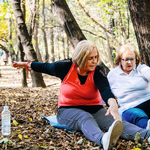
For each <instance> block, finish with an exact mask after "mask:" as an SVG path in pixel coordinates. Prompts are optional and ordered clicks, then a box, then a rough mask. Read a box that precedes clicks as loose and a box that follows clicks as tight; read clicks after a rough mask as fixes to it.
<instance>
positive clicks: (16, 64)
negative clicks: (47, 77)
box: [12, 61, 27, 69]
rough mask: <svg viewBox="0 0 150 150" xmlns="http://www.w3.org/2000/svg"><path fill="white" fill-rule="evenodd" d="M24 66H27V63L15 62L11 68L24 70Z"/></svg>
mask: <svg viewBox="0 0 150 150" xmlns="http://www.w3.org/2000/svg"><path fill="white" fill-rule="evenodd" d="M26 64H27V62H16V61H14V62H13V65H12V66H13V67H14V68H17V69H24V68H26Z"/></svg>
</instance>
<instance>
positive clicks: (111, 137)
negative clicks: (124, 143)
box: [102, 120, 123, 150]
mask: <svg viewBox="0 0 150 150" xmlns="http://www.w3.org/2000/svg"><path fill="white" fill-rule="evenodd" d="M122 130H123V125H122V122H121V121H120V120H115V121H114V122H113V124H112V125H111V126H110V127H109V130H108V132H106V133H105V134H104V135H103V137H102V143H103V149H104V150H108V149H110V148H111V147H113V146H115V145H116V142H117V140H118V138H119V137H120V135H121V133H122Z"/></svg>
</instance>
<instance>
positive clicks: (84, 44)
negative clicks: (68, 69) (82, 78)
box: [72, 40, 100, 69]
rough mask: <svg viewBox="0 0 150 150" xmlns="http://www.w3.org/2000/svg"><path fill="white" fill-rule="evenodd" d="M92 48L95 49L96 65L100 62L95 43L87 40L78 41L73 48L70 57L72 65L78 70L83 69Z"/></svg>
mask: <svg viewBox="0 0 150 150" xmlns="http://www.w3.org/2000/svg"><path fill="white" fill-rule="evenodd" d="M93 48H96V49H97V54H98V59H97V63H98V62H99V61H100V56H99V52H98V48H97V46H96V45H95V43H93V42H91V41H88V40H82V41H80V42H79V43H78V44H77V46H76V47H75V49H74V52H73V55H72V61H73V63H74V64H76V65H77V66H78V67H79V68H81V69H84V68H85V66H86V62H87V58H88V55H89V53H90V52H91V51H92V50H93Z"/></svg>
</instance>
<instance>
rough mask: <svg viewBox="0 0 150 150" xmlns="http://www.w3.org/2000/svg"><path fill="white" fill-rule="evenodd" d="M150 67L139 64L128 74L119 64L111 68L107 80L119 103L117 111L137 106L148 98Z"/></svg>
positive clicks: (121, 111) (149, 95)
mask: <svg viewBox="0 0 150 150" xmlns="http://www.w3.org/2000/svg"><path fill="white" fill-rule="evenodd" d="M149 76H150V67H148V66H146V65H144V64H139V65H138V67H137V68H136V67H135V68H134V69H133V70H132V71H131V72H130V73H129V74H127V73H125V72H123V70H122V69H121V67H120V65H119V66H118V67H116V68H114V69H112V70H111V71H110V72H109V73H108V75H107V78H108V81H109V84H110V87H111V90H112V92H113V93H114V95H115V96H116V97H117V99H118V104H119V105H120V108H119V113H120V115H122V113H123V112H124V111H125V110H127V109H129V108H133V107H136V106H138V105H139V104H141V103H143V102H145V101H147V100H149V99H150V82H149V81H148V77H149Z"/></svg>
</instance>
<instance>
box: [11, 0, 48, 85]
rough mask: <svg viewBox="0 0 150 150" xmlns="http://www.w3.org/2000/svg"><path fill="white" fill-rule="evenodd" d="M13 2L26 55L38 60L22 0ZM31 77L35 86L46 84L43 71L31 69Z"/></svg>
mask: <svg viewBox="0 0 150 150" xmlns="http://www.w3.org/2000/svg"><path fill="white" fill-rule="evenodd" d="M11 4H12V8H13V12H14V15H15V18H16V22H17V28H18V31H19V36H20V40H21V43H22V45H23V49H24V51H25V54H26V57H27V59H28V60H30V61H37V57H36V53H35V51H34V49H33V45H32V43H31V39H30V36H29V34H28V31H27V27H26V25H25V21H24V19H23V14H22V11H21V7H20V0H11ZM31 77H32V86H33V87H45V86H46V85H45V83H44V80H43V77H42V74H41V73H37V72H34V71H31Z"/></svg>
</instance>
